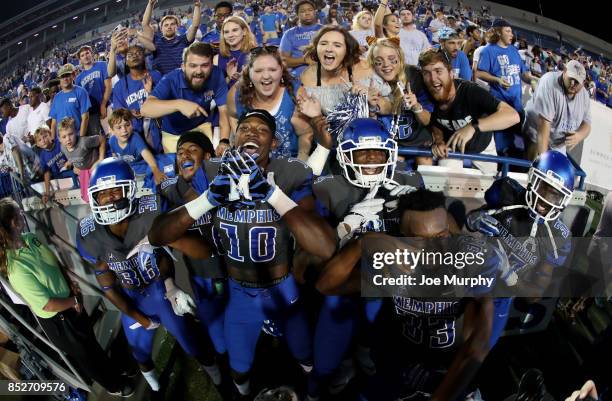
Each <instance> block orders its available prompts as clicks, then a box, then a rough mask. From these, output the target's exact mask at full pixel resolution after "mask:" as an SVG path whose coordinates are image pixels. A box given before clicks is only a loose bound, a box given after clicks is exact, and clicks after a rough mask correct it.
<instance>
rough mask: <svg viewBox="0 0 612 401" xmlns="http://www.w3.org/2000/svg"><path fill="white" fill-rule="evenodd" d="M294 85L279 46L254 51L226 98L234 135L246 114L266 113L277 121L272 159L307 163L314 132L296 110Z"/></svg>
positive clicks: (259, 48)
mask: <svg viewBox="0 0 612 401" xmlns="http://www.w3.org/2000/svg"><path fill="white" fill-rule="evenodd" d="M294 84H295V82H294V80H293V78H292V76H291V74H290V73H289V71H288V70H287V68H286V67H285V65H284V64H283V62H282V60H281V56H280V54H279V52H278V48H277V47H276V46H263V47H256V48H255V49H253V50H251V55H250V58H249V62H248V64H247V65H246V68H244V69H243V70H242V76H241V78H240V80H239V81H238V83H237V84H236V85H234V86H233V87H232V88H231V89H230V91H229V93H228V96H227V105H228V108H229V114H230V126H231V130H232V132H234V133H235V132H236V126H237V125H238V119H239V118H240V116H241V115H243V114H244V113H245V112H247V111H249V110H254V109H261V110H266V111H267V112H269V113H270V114H271V115H272V116H273V117H274V119H275V120H276V141H275V142H276V147H275V148H274V149H273V151H272V155H273V156H274V157H279V156H281V157H298V158H299V159H301V160H306V159H308V154H309V153H310V146H311V143H312V136H313V134H312V128H310V125H309V124H308V122H307V121H306V120H304V119H303V118H300V117H299V112H298V111H297V110H296V108H295V104H296V101H295V95H294V91H295V89H294Z"/></svg>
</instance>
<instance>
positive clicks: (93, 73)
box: [75, 61, 108, 114]
mask: <svg viewBox="0 0 612 401" xmlns="http://www.w3.org/2000/svg"><path fill="white" fill-rule="evenodd" d="M106 79H108V70H107V68H106V63H105V62H104V61H98V62H95V63H93V65H92V66H91V68H90V69H89V70H84V71H83V72H81V73H80V74H79V75H78V76H77V77H76V80H75V83H76V84H77V85H78V86H80V87H82V88H83V89H85V90H86V91H87V93H88V94H89V102H90V103H91V107H90V110H91V111H93V112H94V113H95V114H98V113H99V110H100V104H101V103H102V98H103V97H104V81H105V80H106Z"/></svg>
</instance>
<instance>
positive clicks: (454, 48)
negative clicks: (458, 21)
mask: <svg viewBox="0 0 612 401" xmlns="http://www.w3.org/2000/svg"><path fill="white" fill-rule="evenodd" d="M438 38H439V39H440V49H442V50H443V51H444V52H445V53H446V56H447V57H448V59H449V60H450V62H451V67H452V68H453V75H454V77H455V78H461V79H465V80H466V81H471V80H472V68H471V67H470V61H469V60H468V58H467V56H466V54H465V53H464V52H463V51H462V50H459V48H460V47H461V42H463V40H462V39H460V38H459V35H457V32H456V31H455V30H454V29H451V28H448V27H442V28H440V30H439V31H438Z"/></svg>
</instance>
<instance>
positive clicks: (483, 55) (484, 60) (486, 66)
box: [478, 47, 495, 75]
mask: <svg viewBox="0 0 612 401" xmlns="http://www.w3.org/2000/svg"><path fill="white" fill-rule="evenodd" d="M478 69H479V70H481V71H486V72H488V73H489V74H491V75H495V74H493V72H492V71H491V59H490V57H489V51H488V49H487V48H486V47H485V48H484V49H482V50H481V51H480V56H479V59H478Z"/></svg>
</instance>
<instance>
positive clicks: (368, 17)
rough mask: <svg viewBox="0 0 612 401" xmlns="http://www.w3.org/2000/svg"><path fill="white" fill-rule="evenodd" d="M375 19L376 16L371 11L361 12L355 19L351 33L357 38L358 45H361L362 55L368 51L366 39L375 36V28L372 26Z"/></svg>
mask: <svg viewBox="0 0 612 401" xmlns="http://www.w3.org/2000/svg"><path fill="white" fill-rule="evenodd" d="M373 19H374V16H373V15H372V12H371V11H369V10H363V11H360V12H358V13H357V14H356V15H355V17H353V26H352V27H351V30H350V31H349V33H350V34H351V35H352V36H353V37H354V38H355V40H356V41H357V43H359V50H361V52H362V53H364V52H365V51H366V50H367V49H368V42H367V40H366V38H367V37H368V36H374V27H373V25H372V20H373Z"/></svg>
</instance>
